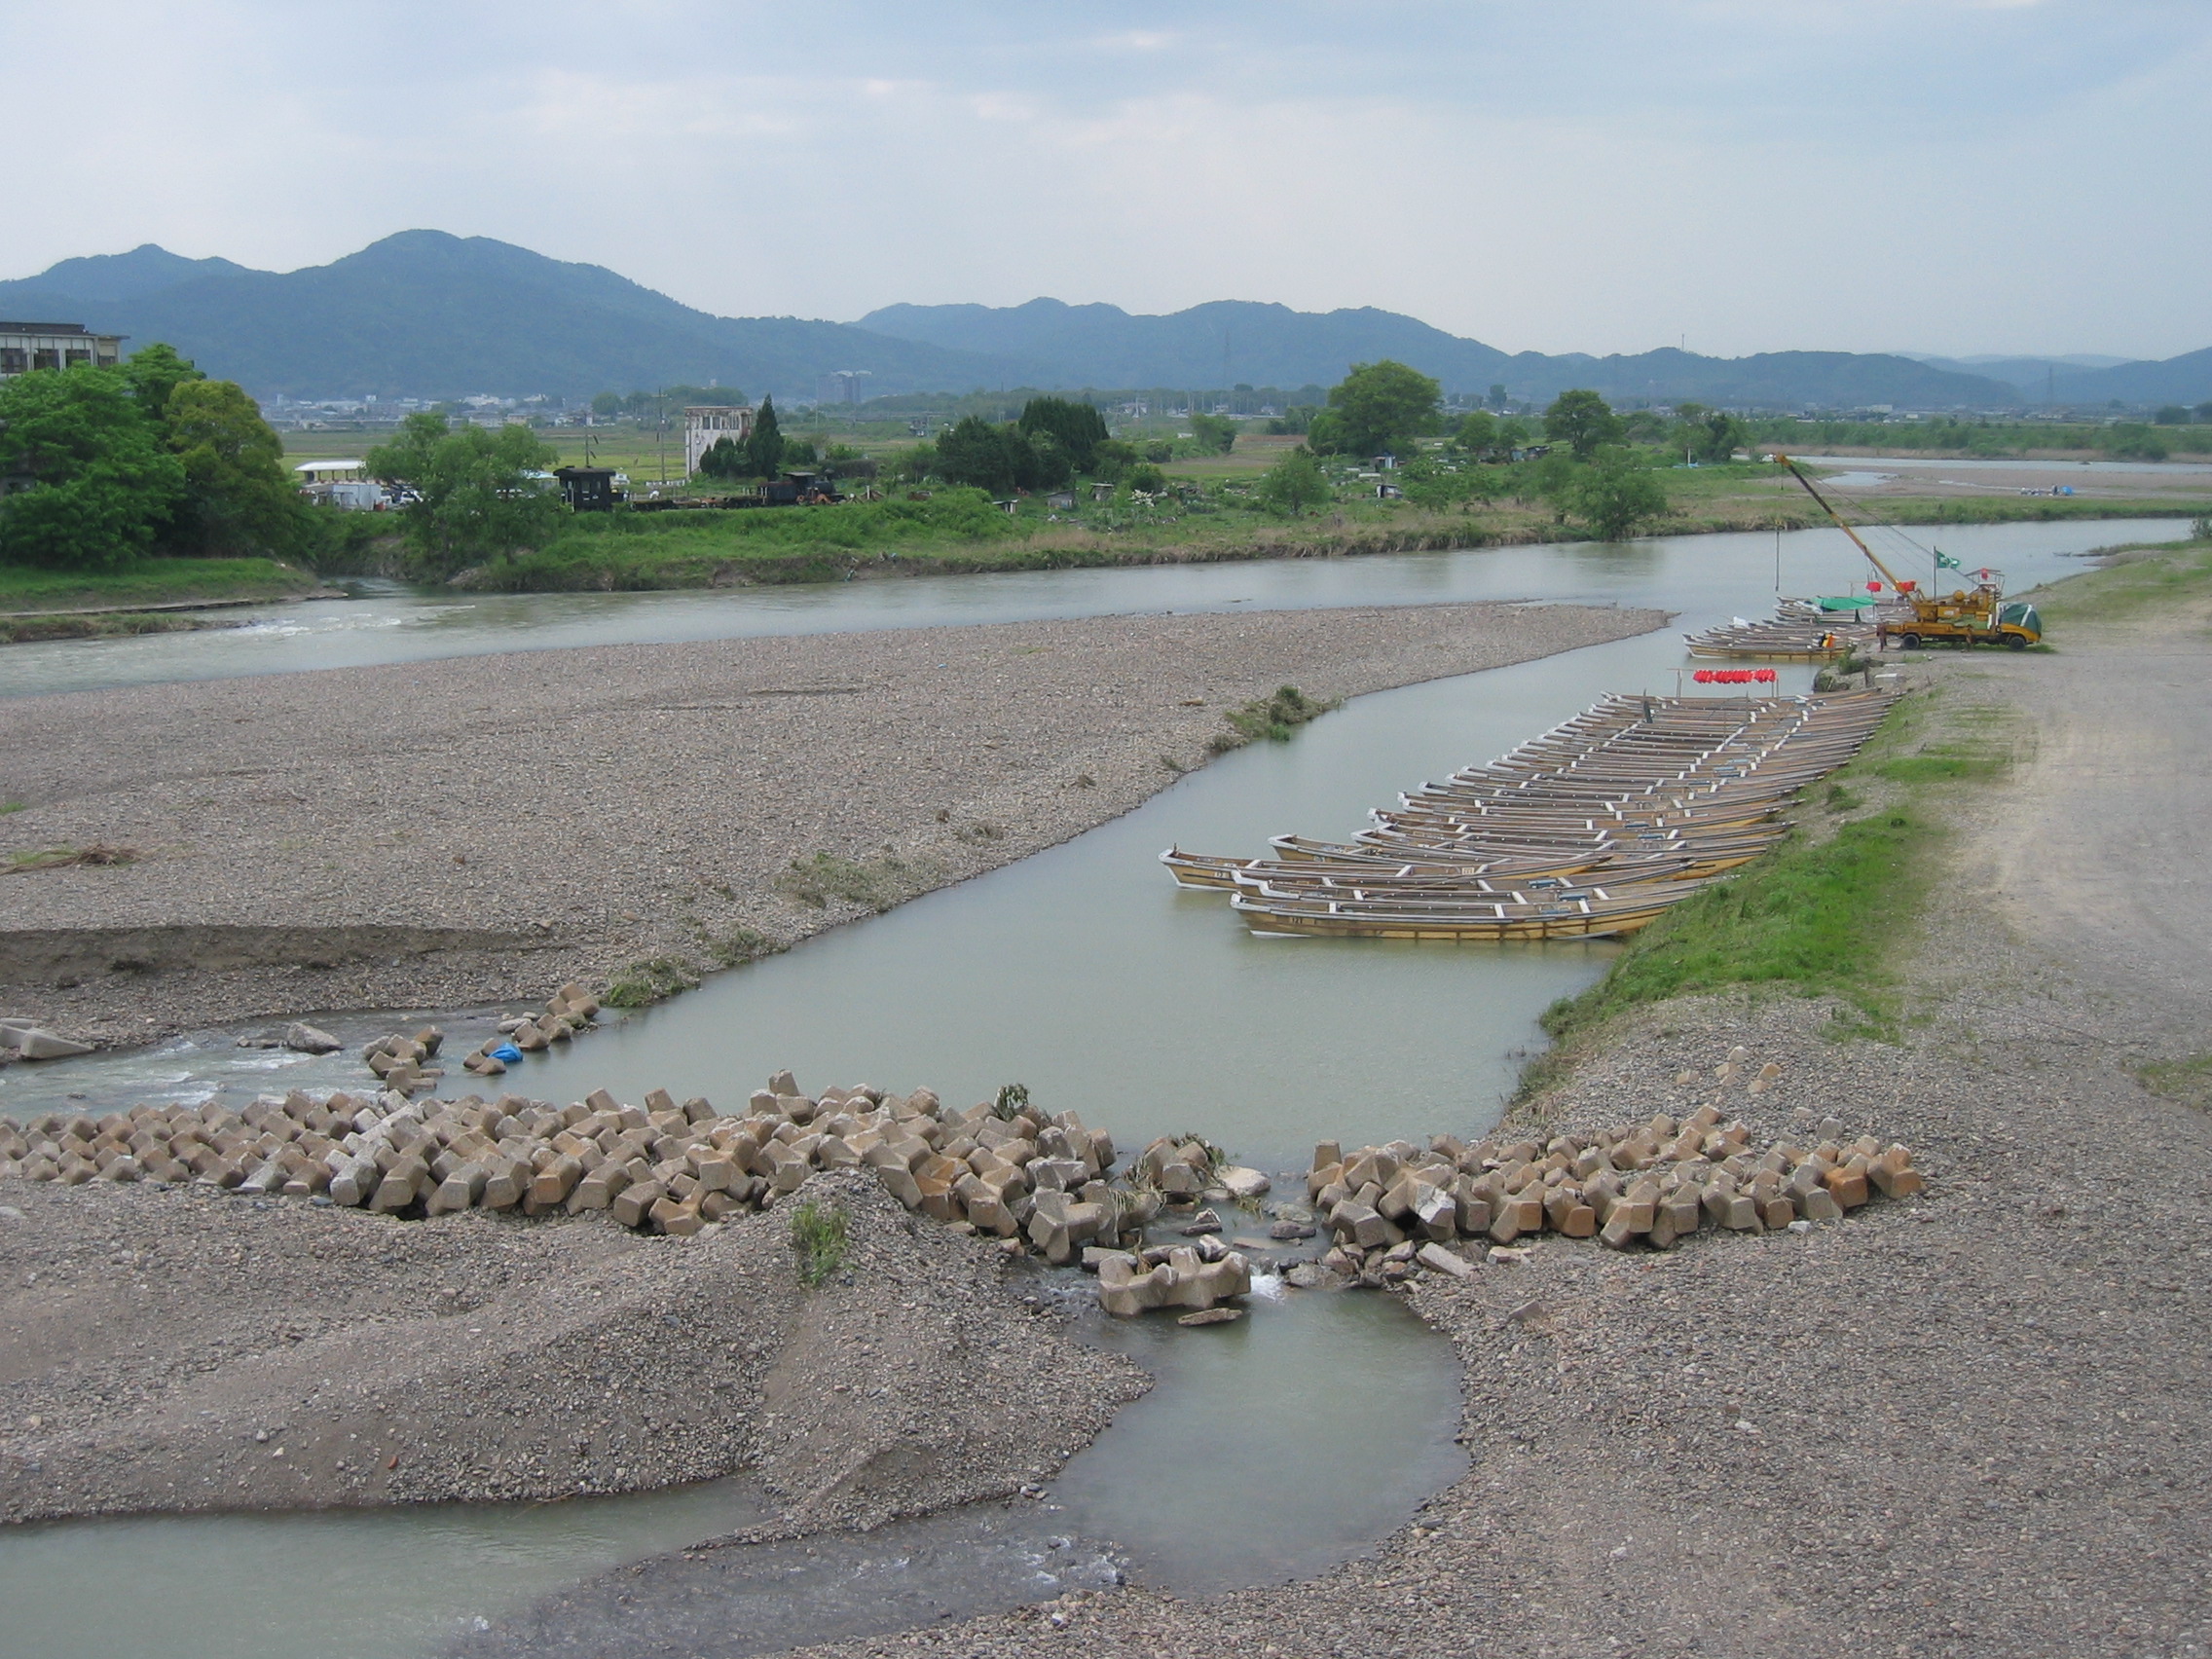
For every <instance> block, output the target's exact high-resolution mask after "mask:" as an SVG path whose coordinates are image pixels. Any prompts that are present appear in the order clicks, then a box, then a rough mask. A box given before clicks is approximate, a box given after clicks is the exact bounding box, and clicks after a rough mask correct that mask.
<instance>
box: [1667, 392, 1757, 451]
mask: <svg viewBox="0 0 2212 1659" xmlns="http://www.w3.org/2000/svg"><path fill="white" fill-rule="evenodd" d="M1750 438H1751V428H1750V427H1749V426H1747V425H1745V424H1744V423H1743V422H1741V421H1739V420H1738V419H1737V418H1736V417H1735V416H1733V415H1731V414H1729V413H1728V412H1727V411H1726V410H1724V409H1708V408H1706V406H1705V405H1704V404H1702V403H1678V404H1677V405H1676V406H1675V434H1674V441H1675V442H1676V443H1677V445H1679V446H1680V447H1681V448H1682V449H1685V450H1687V451H1689V453H1690V457H1691V459H1692V460H1694V461H1726V460H1727V459H1728V458H1729V457H1730V456H1732V455H1734V454H1735V453H1736V451H1737V450H1738V449H1739V448H1741V447H1742V446H1743V445H1744V444H1745V443H1747V442H1748V441H1749V440H1750Z"/></svg>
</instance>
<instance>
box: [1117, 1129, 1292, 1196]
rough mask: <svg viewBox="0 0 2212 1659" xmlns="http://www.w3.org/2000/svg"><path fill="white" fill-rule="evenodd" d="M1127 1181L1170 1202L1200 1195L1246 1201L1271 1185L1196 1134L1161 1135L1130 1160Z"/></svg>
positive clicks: (1262, 1176) (1263, 1192)
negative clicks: (1227, 1157)
mask: <svg viewBox="0 0 2212 1659" xmlns="http://www.w3.org/2000/svg"><path fill="white" fill-rule="evenodd" d="M1129 1181H1130V1183H1131V1184H1132V1185H1133V1186H1136V1187H1139V1188H1145V1189H1149V1190H1151V1191H1154V1192H1157V1193H1158V1194H1159V1195H1160V1196H1161V1198H1162V1199H1163V1200H1164V1201H1165V1202H1167V1203H1171V1204H1193V1203H1197V1202H1198V1200H1199V1199H1200V1198H1204V1199H1207V1200H1209V1201H1211V1202H1214V1203H1219V1202H1222V1201H1223V1200H1225V1199H1234V1200H1237V1201H1249V1200H1252V1199H1256V1198H1260V1197H1261V1196H1262V1195H1263V1194H1265V1193H1266V1192H1267V1191H1268V1190H1269V1188H1270V1187H1271V1186H1272V1184H1273V1183H1272V1182H1271V1181H1270V1180H1269V1179H1268V1177H1267V1176H1265V1175H1263V1174H1262V1173H1261V1172H1260V1171H1259V1170H1257V1169H1246V1168H1244V1167H1242V1166H1241V1165H1238V1164H1235V1163H1231V1162H1230V1161H1228V1160H1227V1159H1226V1158H1224V1157H1223V1156H1222V1153H1221V1149H1220V1148H1219V1147H1216V1146H1212V1145H1210V1144H1208V1143H1207V1142H1206V1141H1204V1140H1201V1139H1200V1138H1198V1136H1197V1135H1161V1137H1160V1138H1159V1139H1158V1140H1156V1141H1154V1142H1153V1143H1152V1144H1151V1145H1150V1146H1148V1147H1146V1148H1145V1149H1144V1151H1142V1152H1140V1153H1138V1154H1137V1156H1136V1158H1135V1159H1134V1160H1133V1161H1131V1163H1130V1165H1129Z"/></svg>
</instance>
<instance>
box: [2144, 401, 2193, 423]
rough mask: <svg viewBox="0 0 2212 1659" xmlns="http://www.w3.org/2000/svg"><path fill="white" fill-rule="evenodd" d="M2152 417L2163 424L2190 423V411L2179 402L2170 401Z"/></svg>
mask: <svg viewBox="0 0 2212 1659" xmlns="http://www.w3.org/2000/svg"><path fill="white" fill-rule="evenodd" d="M2151 419H2152V420H2154V421H2156V422H2157V424H2159V425H2161V426H2186V425H2188V424H2189V411H2188V410H2187V409H2185V408H2183V407H2182V406H2181V405H2180V404H2178V403H2169V404H2167V405H2166V406H2165V407H2164V408H2163V409H2161V410H2159V411H2158V412H2157V414H2156V415H2154V416H2152V417H2151Z"/></svg>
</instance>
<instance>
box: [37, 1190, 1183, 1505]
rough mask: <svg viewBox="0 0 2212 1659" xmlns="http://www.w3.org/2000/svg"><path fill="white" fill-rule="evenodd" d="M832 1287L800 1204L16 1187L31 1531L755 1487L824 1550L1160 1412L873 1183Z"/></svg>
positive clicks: (991, 1251)
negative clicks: (456, 1205)
mask: <svg viewBox="0 0 2212 1659" xmlns="http://www.w3.org/2000/svg"><path fill="white" fill-rule="evenodd" d="M6 1198H7V1207H6V1209H5V1210H0V1287H4V1288H0V1328H5V1329H6V1330H7V1331H8V1333H9V1341H8V1343H7V1345H6V1346H5V1348H4V1349H0V1520H9V1521H22V1520H33V1519H45V1518H52V1517H57V1516H66V1515H86V1514H115V1513H128V1512H133V1511H146V1510H194V1509H221V1508H248V1507H253V1508H261V1507H312V1506H319V1505H325V1504H373V1503H388V1502H418V1501H429V1500H437V1499H449V1498H480V1499H481V1498H532V1497H535V1498H544V1497H560V1496H567V1495H572V1494H576V1493H605V1492H621V1491H640V1490H645V1489H650V1488H655V1487H662V1486H668V1485H673V1484H676V1483H678V1482H682V1481H692V1480H702V1479H707V1478H709V1477H713V1476H719V1475H726V1474H730V1473H735V1472H745V1473H747V1474H749V1475H751V1476H752V1477H753V1478H755V1479H756V1481H757V1482H758V1483H759V1484H760V1485H761V1486H762V1487H763V1488H764V1489H765V1491H766V1492H767V1493H769V1494H770V1495H771V1497H772V1498H773V1499H774V1501H775V1502H776V1503H777V1505H778V1506H779V1507H780V1508H781V1510H782V1512H783V1516H784V1521H785V1524H786V1525H788V1526H792V1527H797V1528H801V1529H804V1528H811V1527H820V1526H843V1525H858V1526H866V1525H872V1524H874V1523H877V1522H880V1521H882V1520H884V1519H886V1518H888V1517H891V1516H894V1515H900V1514H908V1513H916V1512H921V1511H927V1510H931V1509H937V1508H941V1507H944V1506H946V1505H948V1504H954V1503H961V1502H967V1501H970V1500H973V1499H976V1498H981V1497H991V1496H1002V1495H1005V1494H1007V1493H1012V1492H1014V1491H1016V1490H1017V1489H1018V1488H1019V1487H1020V1486H1021V1485H1022V1484H1023V1483H1024V1482H1029V1481H1033V1480H1036V1479H1038V1478H1039V1477H1040V1476H1042V1475H1044V1474H1046V1473H1049V1472H1050V1471H1051V1469H1053V1468H1056V1467H1057V1466H1058V1464H1059V1462H1060V1461H1061V1460H1062V1459H1063V1458H1064V1457H1065V1456H1067V1455H1068V1454H1069V1453H1071V1452H1073V1451H1075V1450H1076V1449H1077V1448H1079V1447H1080V1446H1082V1445H1083V1444H1085V1443H1086V1442H1088V1440H1089V1439H1090V1438H1091V1436H1093V1435H1094V1434H1095V1433H1096V1432H1097V1431H1098V1430H1099V1429H1100V1428H1102V1427H1103V1426H1104V1425H1105V1422H1106V1420H1107V1419H1108V1418H1109V1417H1110V1416H1111V1415H1112V1412H1113V1409H1114V1407H1115V1406H1117V1405H1118V1404H1120V1403H1121V1402H1122V1401H1123V1400H1124V1399H1128V1398H1132V1397H1134V1395H1136V1394H1137V1393H1139V1392H1141V1391H1142V1389H1143V1387H1144V1385H1145V1384H1144V1383H1143V1380H1142V1377H1141V1375H1140V1374H1139V1373H1137V1372H1136V1371H1135V1370H1134V1368H1133V1367H1131V1366H1129V1365H1127V1364H1126V1363H1125V1362H1124V1361H1121V1360H1118V1359H1116V1358H1114V1357H1112V1356H1109V1355H1105V1354H1102V1353H1099V1352H1097V1351H1095V1350H1093V1349H1091V1348H1088V1347H1086V1346H1082V1345H1081V1344H1079V1343H1077V1342H1075V1341H1074V1340H1072V1339H1071V1338H1070V1337H1068V1336H1067V1335H1066V1334H1065V1333H1064V1332H1063V1331H1062V1329H1061V1328H1060V1326H1059V1324H1058V1322H1057V1320H1056V1319H1055V1318H1053V1317H1052V1316H1051V1315H1050V1314H1047V1313H1041V1312H1039V1311H1038V1310H1036V1309H1033V1308H1031V1307H1030V1306H1028V1305H1025V1304H1024V1303H1023V1301H1022V1300H1021V1299H1020V1298H1019V1297H1018V1296H1017V1295H1016V1294H1015V1293H1014V1292H1013V1291H1011V1290H1009V1289H1008V1288H1007V1287H1006V1286H1005V1285H1004V1284H1002V1283H1001V1270H1002V1265H1003V1261H1004V1258H1003V1257H1002V1256H1001V1255H1000V1254H999V1252H998V1251H997V1250H996V1248H995V1247H994V1246H989V1245H984V1244H981V1243H978V1242H977V1241H976V1240H974V1239H969V1238H962V1237H959V1236H956V1235H953V1234H951V1233H948V1232H947V1231H945V1230H944V1229H942V1228H939V1227H936V1226H933V1225H929V1224H926V1223H921V1222H917V1221H916V1220H914V1219H913V1218H911V1217H909V1216H907V1215H906V1214H905V1213H904V1211H903V1210H902V1209H901V1208H900V1207H899V1205H898V1204H897V1202H896V1201H895V1200H893V1199H892V1198H889V1197H887V1196H886V1195H885V1194H884V1193H883V1192H882V1190H881V1187H880V1186H879V1184H878V1183H877V1182H876V1180H875V1178H874V1176H873V1175H872V1174H871V1173H869V1172H866V1171H839V1172H824V1173H821V1174H818V1175H816V1176H815V1177H814V1178H813V1179H812V1180H811V1181H810V1182H809V1183H808V1185H807V1186H806V1187H805V1188H804V1189H802V1191H801V1193H800V1194H798V1195H796V1196H795V1198H794V1199H793V1201H794V1202H795V1201H799V1200H803V1199H804V1198H820V1199H821V1200H822V1201H823V1202H825V1203H835V1204H837V1205H840V1206H841V1207H842V1208H843V1209H844V1211H845V1212H846V1215H847V1217H848V1224H849V1235H850V1254H849V1258H848V1260H847V1262H846V1265H845V1267H844V1268H843V1270H842V1271H841V1272H838V1273H837V1274H835V1275H834V1276H832V1277H831V1279H830V1281H829V1282H828V1283H826V1284H824V1285H823V1286H821V1287H820V1288H819V1289H814V1290H808V1289H805V1288H803V1287H802V1286H801V1285H800V1283H799V1280H798V1276H797V1272H796V1270H795V1268H794V1265H793V1250H792V1246H791V1242H790V1235H791V1228H792V1215H791V1211H790V1207H789V1205H788V1204H787V1205H785V1206H779V1207H778V1208H776V1209H774V1210H770V1211H768V1212H766V1213H763V1214H759V1215H755V1216H750V1217H748V1218H746V1219H745V1220H743V1221H737V1222H731V1223H728V1224H725V1225H722V1226H718V1227H710V1228H708V1229H706V1230H705V1231H704V1232H702V1233H700V1234H698V1235H695V1236H693V1237H690V1238H674V1237H650V1236H645V1235H636V1234H632V1233H630V1232H628V1231H627V1230H625V1229H621V1228H617V1227H615V1226H614V1225H612V1224H611V1223H609V1222H607V1221H606V1220H605V1219H604V1218H601V1217H598V1216H591V1217H573V1218H560V1219H556V1218H539V1219H535V1220H524V1219H522V1218H517V1217H497V1216H493V1215H488V1214H485V1213H483V1212H475V1211H471V1212H463V1213H459V1214H454V1215H448V1216H442V1217H438V1218H434V1219H431V1220H428V1221H421V1222H404V1221H397V1220H394V1219H392V1218H390V1217H387V1216H380V1215H371V1214H368V1213H366V1212H363V1211H358V1210H347V1209H340V1208H335V1207H325V1206H319V1205H310V1204H307V1203H304V1202H300V1201H296V1200H282V1199H266V1198H244V1197H240V1196H235V1195H220V1194H218V1193H217V1192H216V1191H215V1190H213V1189H207V1188H202V1187H187V1188H173V1189H166V1190H158V1189H155V1188H151V1187H137V1188H132V1187H117V1186H113V1185H110V1184H108V1183H105V1182H102V1183H96V1184H94V1185H92V1186H86V1187H77V1188H59V1187H52V1186H41V1185H32V1184H29V1183H19V1182H10V1183H8V1184H7V1193H6Z"/></svg>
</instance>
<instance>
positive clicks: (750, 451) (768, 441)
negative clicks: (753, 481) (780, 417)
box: [745, 397, 784, 478]
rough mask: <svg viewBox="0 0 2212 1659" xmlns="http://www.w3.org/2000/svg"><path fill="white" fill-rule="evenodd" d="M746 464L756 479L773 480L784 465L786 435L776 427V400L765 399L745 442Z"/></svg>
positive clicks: (761, 401) (762, 400)
mask: <svg viewBox="0 0 2212 1659" xmlns="http://www.w3.org/2000/svg"><path fill="white" fill-rule="evenodd" d="M745 462H746V465H747V466H748V467H750V468H751V469H752V472H753V475H754V476H755V477H756V478H773V477H775V476H776V474H777V472H778V470H779V469H780V468H781V467H782V466H783V464H784V434H783V432H782V431H781V430H780V429H778V427H777V425H776V400H775V399H774V398H773V397H763V398H761V400H760V413H759V414H757V415H756V416H755V417H754V418H753V432H752V435H751V436H749V437H748V438H747V439H746V440H745Z"/></svg>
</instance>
